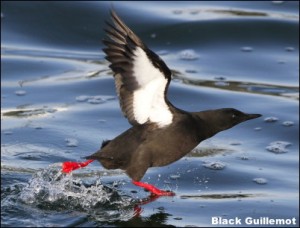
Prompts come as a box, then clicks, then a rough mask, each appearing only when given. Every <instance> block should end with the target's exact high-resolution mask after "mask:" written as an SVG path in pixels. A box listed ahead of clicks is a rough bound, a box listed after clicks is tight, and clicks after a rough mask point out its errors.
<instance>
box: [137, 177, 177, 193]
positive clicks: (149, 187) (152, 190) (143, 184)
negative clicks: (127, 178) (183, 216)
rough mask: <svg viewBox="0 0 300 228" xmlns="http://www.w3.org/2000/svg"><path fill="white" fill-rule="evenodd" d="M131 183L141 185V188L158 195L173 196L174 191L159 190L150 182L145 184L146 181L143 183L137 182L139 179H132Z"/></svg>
mask: <svg viewBox="0 0 300 228" xmlns="http://www.w3.org/2000/svg"><path fill="white" fill-rule="evenodd" d="M132 183H133V184H134V185H136V186H139V187H142V188H144V189H146V190H148V191H150V192H151V193H152V194H154V195H158V196H175V193H174V192H169V191H164V190H160V189H158V188H156V187H155V186H153V185H151V184H147V183H143V182H139V181H134V180H133V181H132Z"/></svg>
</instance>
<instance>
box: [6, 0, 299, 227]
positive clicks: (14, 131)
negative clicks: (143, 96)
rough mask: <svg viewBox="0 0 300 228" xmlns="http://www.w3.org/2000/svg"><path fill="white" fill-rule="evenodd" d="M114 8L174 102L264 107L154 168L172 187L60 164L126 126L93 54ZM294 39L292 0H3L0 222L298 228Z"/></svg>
mask: <svg viewBox="0 0 300 228" xmlns="http://www.w3.org/2000/svg"><path fill="white" fill-rule="evenodd" d="M112 7H113V8H114V9H115V10H116V11H117V13H118V14H119V16H120V17H121V18H122V19H123V20H124V21H125V22H126V23H127V24H128V25H129V26H130V27H131V28H132V29H133V30H134V31H135V32H136V33H137V34H138V35H139V36H140V37H141V38H142V39H143V41H144V42H145V43H146V44H147V45H148V47H149V48H151V49H152V50H153V51H155V52H157V53H158V54H159V55H160V56H161V58H162V59H163V60H164V61H165V62H166V63H167V65H168V66H169V67H170V69H171V70H172V71H173V80H172V82H171V85H170V89H169V93H168V97H169V99H170V100H171V102H172V103H173V104H174V105H176V106H177V107H179V108H181V109H185V110H188V111H200V110H206V109H216V108H223V107H233V108H237V109H240V110H242V111H244V112H249V113H261V114H262V115H263V116H262V117H261V118H258V119H255V120H252V121H248V122H246V123H243V124H240V125H238V126H236V127H234V128H232V129H230V130H227V131H224V132H222V133H219V134H217V135H216V136H214V137H213V138H211V139H208V140H206V141H204V142H202V143H201V144H200V145H198V147H197V148H196V149H195V150H193V151H192V152H191V153H189V154H188V155H187V156H186V157H184V158H182V159H180V160H179V161H177V162H175V163H173V164H171V165H169V166H166V167H160V168H151V169H149V170H148V172H147V173H146V175H145V176H144V178H143V181H146V182H149V183H152V184H155V185H156V186H158V187H160V188H162V189H168V190H172V191H174V192H176V196H174V197H160V198H157V199H153V198H151V197H149V193H147V192H145V191H144V190H142V189H140V188H138V187H136V186H134V185H132V184H131V181H130V179H129V178H128V177H127V176H126V174H125V173H124V172H122V171H121V170H105V169H104V168H103V167H102V166H101V165H99V163H97V162H94V163H92V164H91V165H89V166H88V167H86V168H84V169H81V170H78V171H75V172H74V173H73V174H72V175H65V174H62V173H61V172H60V164H61V163H62V162H64V161H68V160H75V161H82V160H84V159H83V157H84V156H87V155H89V154H91V153H93V152H95V151H96V150H98V148H99V146H100V144H101V142H102V140H105V139H111V138H114V137H115V136H117V135H119V134H120V133H121V132H123V131H124V130H126V129H128V128H129V127H130V125H129V124H128V122H127V120H126V119H125V118H124V117H123V116H122V113H121V110H120V108H119V103H118V99H117V96H116V93H115V89H114V82H113V78H112V72H111V71H110V70H109V68H108V65H109V64H108V62H106V61H105V60H104V53H103V52H102V50H101V49H102V48H103V47H104V46H103V44H102V42H101V41H102V39H103V38H104V37H105V34H104V31H103V28H104V27H105V20H109V9H110V8H112ZM298 40H299V3H298V2H296V1H294V2H288V1H260V2H252V1H238V2H235V1H232V2H223V1H220V2H217V1H213V2H210V1H207V2H205V1H201V2H183V1H181V2H155V3H154V2H60V1H57V2H14V1H2V2H1V226H10V227H15V226H40V227H42V226H113V227H114V226H117V227H119V226H130V227H132V226H196V227H199V226H215V225H214V224H212V218H213V217H221V218H223V219H231V218H235V217H237V218H240V219H241V220H242V226H245V225H247V224H245V221H244V219H245V218H247V217H251V218H255V219H259V218H260V217H268V218H270V219H285V221H287V222H288V221H289V220H290V221H292V219H293V218H294V219H295V221H296V224H295V225H293V224H291V225H287V226H295V227H297V226H299V216H298V214H299V203H298V201H299V139H298V138H299V42H298ZM236 225H237V226H238V225H239V224H236ZM231 226H232V225H231ZM249 226H253V225H251V224H250V225H249Z"/></svg>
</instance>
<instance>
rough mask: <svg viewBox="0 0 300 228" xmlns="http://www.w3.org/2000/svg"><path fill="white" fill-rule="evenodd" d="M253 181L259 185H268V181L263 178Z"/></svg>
mask: <svg viewBox="0 0 300 228" xmlns="http://www.w3.org/2000/svg"><path fill="white" fill-rule="evenodd" d="M253 181H254V182H255V183H257V184H266V183H268V181H267V179H265V178H262V177H258V178H254V179H253Z"/></svg>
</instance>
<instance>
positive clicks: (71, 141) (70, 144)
mask: <svg viewBox="0 0 300 228" xmlns="http://www.w3.org/2000/svg"><path fill="white" fill-rule="evenodd" d="M65 142H66V145H67V146H68V147H77V146H78V140H77V139H74V138H66V139H65Z"/></svg>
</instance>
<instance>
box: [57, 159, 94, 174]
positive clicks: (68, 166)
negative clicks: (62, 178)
mask: <svg viewBox="0 0 300 228" xmlns="http://www.w3.org/2000/svg"><path fill="white" fill-rule="evenodd" d="M93 161H94V160H87V161H85V162H71V161H67V162H64V163H63V164H62V171H63V172H64V173H70V172H72V171H73V170H76V169H79V168H83V167H85V166H87V165H88V164H90V163H91V162H93Z"/></svg>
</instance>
